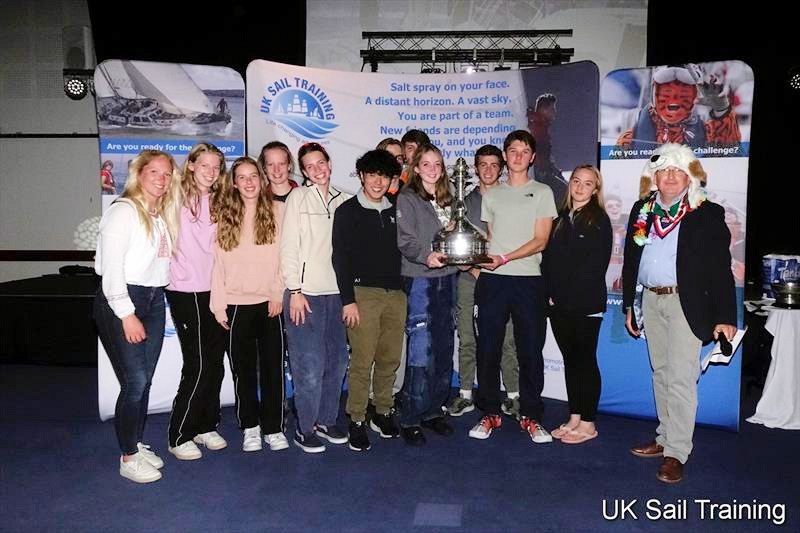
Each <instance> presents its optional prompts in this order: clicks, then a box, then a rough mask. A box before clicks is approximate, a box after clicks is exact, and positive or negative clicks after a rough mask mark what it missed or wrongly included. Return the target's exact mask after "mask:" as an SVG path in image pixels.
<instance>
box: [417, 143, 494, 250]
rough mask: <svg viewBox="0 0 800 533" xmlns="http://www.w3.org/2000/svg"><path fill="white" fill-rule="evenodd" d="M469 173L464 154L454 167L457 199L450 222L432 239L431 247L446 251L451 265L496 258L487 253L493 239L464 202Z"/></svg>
mask: <svg viewBox="0 0 800 533" xmlns="http://www.w3.org/2000/svg"><path fill="white" fill-rule="evenodd" d="M468 177H469V167H468V166H467V162H466V161H464V158H463V157H459V158H458V160H457V161H456V164H455V166H454V167H453V180H454V182H455V186H456V198H455V201H454V203H453V209H452V214H451V216H450V223H449V224H447V226H446V227H444V228H442V229H441V230H439V232H438V233H437V234H436V236H435V237H434V238H433V242H432V243H431V250H432V251H434V252H440V253H443V254H444V255H445V258H444V261H443V262H445V263H446V264H448V265H475V264H480V263H490V262H491V261H492V258H491V257H489V255H488V254H487V252H488V249H489V243H488V241H487V240H486V238H485V237H484V236H483V235H482V234H481V232H480V231H478V229H477V228H476V227H475V226H473V225H472V224H471V223H470V222H469V220H467V218H466V214H467V208H466V205H465V204H464V187H465V186H466V184H467V178H468Z"/></svg>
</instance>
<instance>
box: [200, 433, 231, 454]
mask: <svg viewBox="0 0 800 533" xmlns="http://www.w3.org/2000/svg"><path fill="white" fill-rule="evenodd" d="M194 441H195V442H196V443H197V444H202V445H203V446H205V447H206V448H208V449H209V450H221V449H223V448H227V446H228V443H227V442H225V439H223V438H222V435H220V434H219V433H217V432H216V431H209V432H208V433H201V434H199V435H197V436H196V437H195V438H194Z"/></svg>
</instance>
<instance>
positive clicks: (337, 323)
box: [283, 291, 349, 433]
mask: <svg viewBox="0 0 800 533" xmlns="http://www.w3.org/2000/svg"><path fill="white" fill-rule="evenodd" d="M306 299H307V300H308V305H309V306H310V307H311V312H310V313H306V321H305V324H299V325H295V324H294V323H293V322H292V320H291V317H290V316H289V292H288V291H287V292H286V293H285V295H284V298H283V313H284V315H283V317H284V319H285V320H284V321H285V323H286V340H287V341H288V344H289V365H290V367H291V369H292V383H293V386H294V406H295V410H296V411H297V428H298V429H299V430H300V432H302V433H308V432H310V431H313V430H314V426H315V425H316V424H317V423H319V424H322V425H324V426H332V425H334V424H336V418H337V417H338V415H339V400H340V399H341V396H342V383H343V382H344V375H345V373H346V372H347V362H348V359H349V356H348V354H347V335H346V333H345V330H344V323H343V322H342V299H341V297H340V296H339V295H338V294H329V295H324V296H308V295H306Z"/></svg>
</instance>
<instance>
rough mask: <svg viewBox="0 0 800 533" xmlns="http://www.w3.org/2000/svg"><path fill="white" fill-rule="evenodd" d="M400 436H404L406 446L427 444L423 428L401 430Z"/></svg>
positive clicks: (415, 427)
mask: <svg viewBox="0 0 800 533" xmlns="http://www.w3.org/2000/svg"><path fill="white" fill-rule="evenodd" d="M400 435H402V437H403V440H404V441H406V444H409V445H411V446H422V445H423V444H425V435H424V434H423V433H422V428H421V427H419V426H411V427H407V428H400Z"/></svg>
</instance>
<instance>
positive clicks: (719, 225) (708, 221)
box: [622, 200, 737, 342]
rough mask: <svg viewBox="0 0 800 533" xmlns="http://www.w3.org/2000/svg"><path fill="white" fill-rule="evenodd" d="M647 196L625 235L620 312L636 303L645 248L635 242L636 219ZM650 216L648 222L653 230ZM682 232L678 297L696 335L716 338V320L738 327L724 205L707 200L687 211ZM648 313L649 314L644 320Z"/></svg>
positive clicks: (634, 211) (634, 212) (635, 207)
mask: <svg viewBox="0 0 800 533" xmlns="http://www.w3.org/2000/svg"><path fill="white" fill-rule="evenodd" d="M642 205H644V200H639V201H638V202H636V203H635V204H633V209H632V210H631V214H630V217H629V218H628V231H627V235H626V236H625V257H624V263H623V265H622V302H623V305H622V312H623V313H625V312H626V311H627V309H628V308H630V307H631V306H632V305H633V299H634V293H635V291H636V280H637V278H638V276H639V263H640V262H641V260H642V249H643V247H642V246H639V245H638V244H636V243H635V242H634V241H633V232H634V229H635V228H634V227H633V225H634V223H635V222H636V219H637V218H638V216H639V210H640V209H641V208H642ZM651 222H652V217H650V220H648V224H647V232H648V234H649V232H650V225H651ZM676 231H679V232H680V233H678V256H677V259H676V262H677V265H676V271H677V276H678V296H679V297H680V301H681V309H682V310H683V314H684V316H685V317H686V320H687V322H689V327H691V328H692V332H693V333H694V334H695V336H696V337H697V338H698V339H700V340H701V341H703V342H708V341H710V340H711V339H712V338H713V334H714V326H715V325H717V324H731V325H736V315H737V313H736V288H735V286H734V283H733V273H732V272H731V253H730V244H731V234H730V231H728V226H727V225H725V209H723V208H722V206H721V205H719V204H715V203H713V202H709V201H705V202H703V203H702V204H700V207H698V208H697V209H695V210H694V211H691V212H690V213H687V214H686V216H684V217H683V220H681V222H680V227H679V228H677V229H676ZM646 321H647V317H645V322H646Z"/></svg>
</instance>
